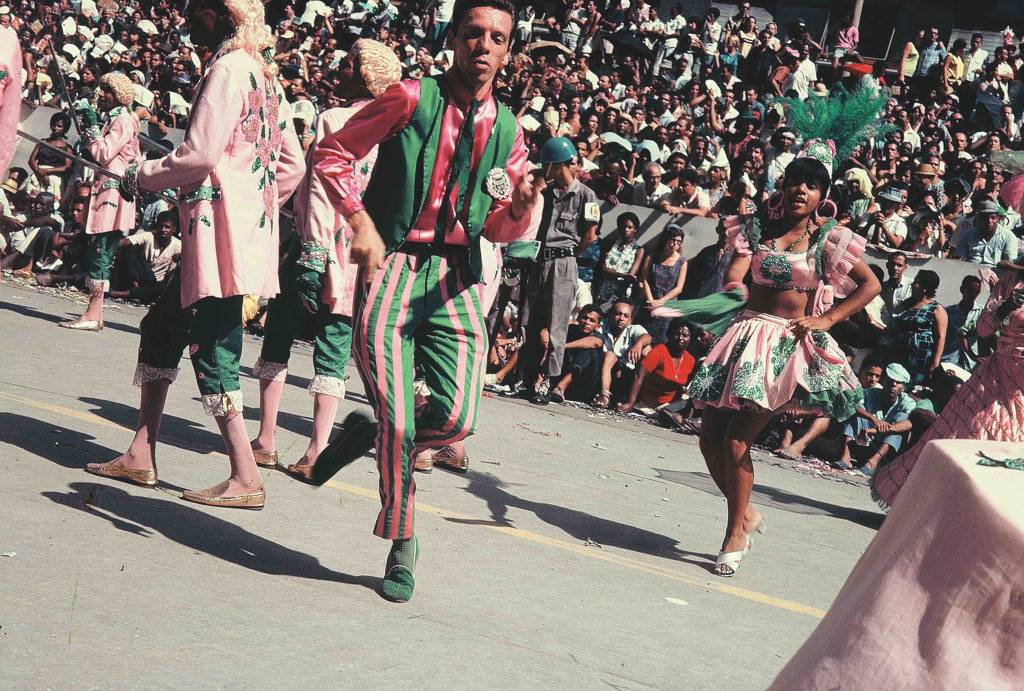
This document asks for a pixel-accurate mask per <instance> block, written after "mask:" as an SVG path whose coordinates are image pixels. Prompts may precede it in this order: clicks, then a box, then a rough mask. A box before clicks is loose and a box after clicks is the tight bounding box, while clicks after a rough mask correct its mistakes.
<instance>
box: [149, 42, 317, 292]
mask: <svg viewBox="0 0 1024 691" xmlns="http://www.w3.org/2000/svg"><path fill="white" fill-rule="evenodd" d="M305 171H306V164H305V160H304V159H303V157H302V149H301V147H300V146H299V141H298V139H297V138H296V136H295V130H294V128H293V127H292V124H291V108H290V107H289V105H288V103H287V101H285V100H284V93H283V92H282V91H281V88H280V87H279V86H278V85H277V83H276V82H274V81H273V80H270V81H268V80H267V79H265V78H264V76H263V69H262V66H261V65H260V64H259V63H258V62H257V61H256V60H255V59H254V58H253V57H252V56H250V55H249V54H248V53H246V52H245V51H243V50H233V51H230V52H226V53H222V54H218V55H217V57H216V58H215V59H214V61H213V62H212V63H211V64H210V66H209V68H208V69H207V72H206V74H205V75H204V76H203V79H202V81H201V82H200V85H199V92H198V96H197V97H196V100H195V103H194V105H193V107H192V115H191V117H190V118H189V124H188V129H187V130H186V132H185V141H184V142H183V143H182V145H181V146H179V147H178V148H177V149H175V150H174V151H173V152H172V153H170V154H168V155H167V156H164V157H163V158H160V159H157V160H155V161H147V162H146V163H143V164H142V165H141V166H140V167H139V174H138V176H139V177H138V179H139V186H140V187H143V188H145V189H148V190H153V191H158V190H164V189H169V188H178V190H179V198H180V199H181V204H180V209H181V246H182V247H181V304H182V306H183V307H187V306H189V305H191V304H192V303H194V302H196V301H197V300H201V299H202V298H205V297H218V298H222V297H231V296H234V295H258V296H260V297H273V296H274V295H276V294H277V293H278V288H279V287H278V281H277V258H278V232H279V229H278V209H279V207H280V205H281V203H283V202H284V201H286V200H287V199H288V197H289V196H290V195H291V193H292V192H293V191H294V190H295V188H296V187H297V186H298V184H299V182H300V181H301V180H302V176H303V174H304V173H305Z"/></svg>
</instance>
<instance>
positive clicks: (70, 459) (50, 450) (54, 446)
mask: <svg viewBox="0 0 1024 691" xmlns="http://www.w3.org/2000/svg"><path fill="white" fill-rule="evenodd" d="M93 439H95V437H93V436H90V435H88V434H85V433H84V432H79V431H78V430H73V429H68V428H67V427H61V426H59V425H54V424H52V423H49V422H46V421H44V420H37V419H35V418H31V417H26V416H25V415H18V414H17V413H0V441H2V442H5V443H7V444H12V445H14V446H17V447H20V448H22V449H24V450H25V451H26V452H28V453H30V454H32V455H33V456H39V457H41V458H45V459H46V460H48V461H51V462H53V463H56V464H57V465H59V466H63V467H65V468H84V467H85V465H86V463H102V462H105V461H110V460H113V459H114V458H117V457H118V456H119V455H121V452H120V451H115V450H114V449H111V448H108V447H106V446H102V445H101V444H97V443H95V442H94V441H92V440H93Z"/></svg>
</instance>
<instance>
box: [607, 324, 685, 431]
mask: <svg viewBox="0 0 1024 691" xmlns="http://www.w3.org/2000/svg"><path fill="white" fill-rule="evenodd" d="M691 338H692V332H691V331H690V326H689V324H687V323H686V320H684V319H683V318H682V317H676V318H675V319H673V320H672V321H671V322H670V323H669V325H668V340H666V341H665V343H659V344H658V345H656V346H654V347H653V348H652V349H651V352H649V353H647V356H646V357H644V359H643V360H641V361H640V371H639V372H638V373H637V376H636V378H635V379H634V380H633V387H632V388H631V389H630V391H629V400H627V401H625V402H623V403H620V404H619V405H618V410H619V412H620V413H628V412H630V411H632V410H633V408H634V407H636V405H637V403H638V402H639V403H640V404H642V405H644V406H647V407H649V408H658V407H660V406H663V405H665V404H666V403H671V402H672V401H675V400H677V399H678V398H679V396H680V394H682V392H683V388H684V387H685V386H686V383H687V382H688V381H690V375H691V374H692V373H693V369H694V367H695V366H696V364H697V363H696V360H694V358H693V356H692V355H690V354H689V353H688V352H686V349H687V348H688V347H689V346H690V340H691Z"/></svg>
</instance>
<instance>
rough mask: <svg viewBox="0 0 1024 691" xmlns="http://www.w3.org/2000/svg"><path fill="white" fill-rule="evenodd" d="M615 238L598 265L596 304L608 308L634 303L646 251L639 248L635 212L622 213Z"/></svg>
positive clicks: (638, 222)
mask: <svg viewBox="0 0 1024 691" xmlns="http://www.w3.org/2000/svg"><path fill="white" fill-rule="evenodd" d="M615 224H616V228H615V236H614V238H613V241H612V244H611V246H610V247H608V250H607V251H606V252H605V253H604V258H603V259H602V260H601V263H600V264H599V265H598V271H597V272H596V273H597V299H596V302H597V305H598V306H599V307H600V308H601V309H602V310H605V309H609V308H610V307H611V306H612V305H613V304H614V303H616V302H619V301H625V302H632V301H633V290H634V288H635V287H636V282H637V274H638V273H639V271H640V263H641V262H642V261H643V258H644V249H643V248H642V247H640V246H639V245H637V242H636V236H637V231H638V229H639V227H640V218H639V217H638V216H637V215H636V214H635V213H633V212H632V211H626V212H624V213H621V214H619V217H618V218H617V219H616V221H615Z"/></svg>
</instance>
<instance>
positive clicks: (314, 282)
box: [252, 38, 402, 480]
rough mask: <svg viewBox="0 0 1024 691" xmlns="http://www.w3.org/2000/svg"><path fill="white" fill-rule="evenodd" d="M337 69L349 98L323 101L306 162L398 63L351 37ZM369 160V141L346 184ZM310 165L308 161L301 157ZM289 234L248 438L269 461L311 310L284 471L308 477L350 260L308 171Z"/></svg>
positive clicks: (336, 388)
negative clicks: (306, 418) (302, 409)
mask: <svg viewBox="0 0 1024 691" xmlns="http://www.w3.org/2000/svg"><path fill="white" fill-rule="evenodd" d="M339 72H340V73H341V74H342V75H343V79H344V81H343V83H342V84H341V86H340V87H339V93H338V95H339V96H340V97H341V98H342V99H343V100H344V101H346V102H347V103H349V104H350V105H348V106H345V107H342V108H331V109H330V110H326V111H324V112H323V113H321V114H320V117H319V118H317V125H316V138H315V140H314V141H313V144H312V146H311V147H310V149H309V153H308V156H307V164H309V163H310V162H311V159H312V157H313V156H314V155H315V152H316V147H317V145H318V144H319V143H320V142H321V141H322V140H323V138H324V137H325V136H330V135H333V134H334V133H335V132H338V131H340V130H341V128H342V127H344V126H345V123H346V122H348V121H349V119H350V118H351V117H352V116H353V115H355V114H356V113H358V112H359V111H360V110H361V109H362V107H363V106H365V105H366V104H367V103H369V102H370V100H371V99H374V98H376V97H378V96H380V95H381V94H382V93H384V90H385V89H387V88H388V87H389V86H390V85H391V84H393V83H395V82H397V81H398V80H399V79H401V78H402V64H401V63H400V62H399V61H398V57H397V56H396V55H395V52H394V51H393V50H391V49H390V48H388V47H387V46H385V45H384V44H383V43H380V42H378V41H373V40H370V39H366V38H364V39H359V40H358V41H356V42H355V44H354V45H353V46H352V49H351V50H350V51H349V53H348V55H347V56H346V57H345V59H344V61H343V62H342V64H341V66H340V67H339ZM376 161H377V147H373V148H372V149H371V150H370V152H369V153H368V154H367V155H366V156H365V157H363V159H362V160H360V161H358V162H357V163H356V164H355V167H354V174H353V177H354V185H355V188H356V190H358V192H359V193H360V194H362V192H364V191H365V190H366V185H367V184H368V183H369V181H370V173H371V172H372V171H373V166H374V163H375V162H376ZM309 169H310V170H312V165H309ZM294 208H295V223H296V231H297V237H293V238H290V239H289V240H287V241H286V246H287V247H288V253H287V257H286V258H285V259H284V260H283V262H282V265H281V272H280V276H281V294H280V295H278V296H277V297H276V298H274V299H273V300H271V302H270V308H269V310H268V314H267V326H266V331H265V333H264V336H263V349H262V351H261V353H260V358H259V360H257V361H256V365H255V366H254V367H253V376H255V377H257V378H258V379H259V380H260V430H259V434H258V435H257V436H256V438H255V439H254V440H253V441H252V448H253V453H254V454H255V456H256V463H257V465H261V466H263V467H266V468H273V467H276V466H277V461H278V456H277V451H276V449H275V444H274V432H275V431H276V429H277V413H278V409H279V407H280V403H281V394H282V392H283V391H284V380H285V377H286V376H287V374H288V359H289V355H290V354H291V347H292V343H293V342H294V340H295V337H296V336H297V335H298V332H299V330H300V328H301V327H302V323H303V320H304V316H303V315H305V314H306V312H309V313H311V314H315V315H317V327H318V328H317V332H316V336H315V337H314V339H313V369H314V373H315V376H314V377H313V378H312V379H311V380H310V382H309V392H310V394H312V395H313V434H312V436H311V437H310V439H309V445H308V446H307V448H306V451H305V453H304V454H303V455H302V458H301V459H299V462H298V463H293V464H291V465H289V466H288V467H287V469H286V472H287V473H288V474H289V475H292V476H293V477H296V478H298V479H300V480H309V479H310V476H311V473H312V471H313V464H314V463H315V462H316V459H317V457H318V456H319V455H320V453H321V452H322V451H323V450H324V448H325V447H326V446H327V442H328V441H329V440H330V434H331V428H332V427H333V426H334V418H335V415H336V414H337V412H338V404H339V402H340V401H341V399H342V398H344V397H345V367H346V365H347V364H348V361H349V356H350V352H351V346H352V303H353V295H354V294H355V283H356V271H357V269H358V267H356V265H355V264H352V263H350V262H349V250H348V248H349V244H350V243H351V242H352V229H351V227H349V224H348V222H347V221H346V220H345V217H344V216H342V215H341V214H340V213H338V211H337V210H336V209H335V208H334V205H333V204H332V203H331V202H330V200H329V199H328V197H327V193H326V192H325V191H324V186H323V183H322V182H321V181H320V178H319V177H318V176H317V174H316V173H315V172H311V173H310V174H309V175H307V176H306V178H305V180H304V181H303V183H302V185H300V186H299V189H298V190H297V191H296V193H295V201H294Z"/></svg>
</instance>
